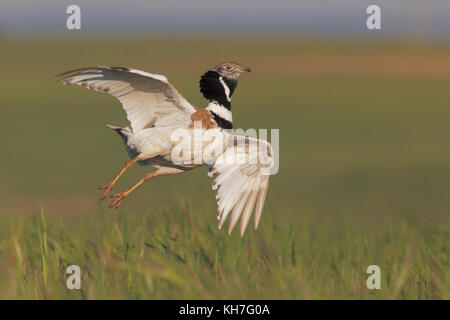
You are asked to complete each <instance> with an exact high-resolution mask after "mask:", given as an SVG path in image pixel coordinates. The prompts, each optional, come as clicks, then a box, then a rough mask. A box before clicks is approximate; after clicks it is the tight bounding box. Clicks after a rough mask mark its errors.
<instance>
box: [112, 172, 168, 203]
mask: <svg viewBox="0 0 450 320" xmlns="http://www.w3.org/2000/svg"><path fill="white" fill-rule="evenodd" d="M157 176H159V173H158V172H151V173H148V174H147V175H146V176H145V177H144V178H142V179H141V180H139V182H138V183H136V184H135V185H134V186H132V187H131V188H130V189H128V190H127V191H124V192H119V193H115V194H113V195H111V198H116V199H115V200H114V201H113V202H112V203H111V204H110V205H109V207H110V208H113V207H114V206H115V207H116V209H117V208H119V206H120V204H121V203H122V201H123V200H125V198H126V197H127V196H128V195H129V194H130V193H131V192H132V191H133V190H134V189H136V188H137V187H139V186H140V185H141V184H143V183H144V182H147V181H149V180H150V179H152V178H154V177H157Z"/></svg>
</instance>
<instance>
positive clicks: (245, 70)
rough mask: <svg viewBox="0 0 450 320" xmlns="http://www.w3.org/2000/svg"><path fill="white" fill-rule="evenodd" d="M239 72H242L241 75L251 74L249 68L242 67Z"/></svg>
mask: <svg viewBox="0 0 450 320" xmlns="http://www.w3.org/2000/svg"><path fill="white" fill-rule="evenodd" d="M241 72H243V73H246V72H252V70H251V69H250V68H249V67H242V70H241Z"/></svg>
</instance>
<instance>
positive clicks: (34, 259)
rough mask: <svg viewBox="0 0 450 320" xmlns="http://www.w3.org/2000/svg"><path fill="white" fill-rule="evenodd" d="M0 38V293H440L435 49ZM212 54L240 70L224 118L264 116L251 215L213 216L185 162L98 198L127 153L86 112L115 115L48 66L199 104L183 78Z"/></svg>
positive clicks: (440, 88) (441, 71)
mask: <svg viewBox="0 0 450 320" xmlns="http://www.w3.org/2000/svg"><path fill="white" fill-rule="evenodd" d="M0 52H2V54H1V55H2V61H3V63H2V76H1V77H0V87H1V88H2V99H1V103H0V110H1V114H2V120H3V121H2V124H1V126H0V134H1V137H2V151H1V155H2V156H1V157H0V298H1V299H6V298H19V299H107V298H113V299H124V298H126V299H198V298H202V299H450V272H449V270H450V241H449V240H450V201H449V196H448V195H449V194H450V129H449V128H450V126H449V119H450V108H449V101H450V90H449V88H450V46H448V45H443V44H426V43H414V42H405V43H395V42H372V43H368V42H351V41H316V40H312V39H296V38H270V37H269V38H263V37H254V36H248V37H242V38H233V39H232V38H229V39H227V38H225V39H221V41H220V42H219V41H218V40H211V39H210V38H183V37H181V36H179V37H172V38H171V40H170V41H169V40H167V39H166V38H165V37H155V36H153V37H149V36H145V35H142V36H139V37H135V38H125V37H123V38H118V39H114V38H108V37H100V36H99V37H92V38H78V37H65V38H62V37H61V38H57V37H56V38H32V39H26V40H24V39H22V40H17V39H15V40H13V39H8V38H0ZM226 60H236V61H237V62H240V63H242V64H245V65H248V66H249V67H251V68H252V70H253V72H252V73H251V74H249V75H244V76H243V77H242V78H241V81H240V83H239V87H238V88H237V91H236V93H235V95H234V96H233V111H234V113H233V120H234V123H235V126H236V127H238V128H244V129H247V128H279V129H280V171H279V173H278V174H277V175H274V176H273V177H271V181H270V187H269V194H268V198H267V200H266V206H265V209H264V212H263V216H262V219H261V224H260V227H259V229H258V230H257V231H254V230H253V229H251V228H250V229H249V230H247V233H246V234H245V235H244V237H243V238H241V237H240V236H239V234H238V232H237V231H235V232H234V233H233V234H232V235H231V236H228V235H227V234H226V230H218V228H217V226H216V224H217V220H216V217H215V213H216V204H215V199H214V192H213V191H212V190H211V182H212V181H211V179H210V178H209V177H208V176H207V175H206V171H205V170H203V169H197V170H194V171H191V172H187V173H184V174H182V175H178V176H169V177H162V178H160V179H155V180H154V181H152V182H150V183H148V184H147V185H144V186H143V187H141V188H140V189H138V190H137V191H136V192H135V193H134V194H132V195H131V196H130V197H129V199H127V200H126V201H125V202H124V204H123V205H122V206H121V208H120V209H118V210H109V209H107V202H103V203H102V202H100V201H99V195H100V191H99V190H97V188H98V186H100V185H102V184H104V183H106V182H108V181H110V179H111V178H112V177H113V175H114V174H116V172H117V171H118V170H119V168H120V167H121V166H122V165H123V163H124V162H125V161H126V160H127V155H126V152H125V150H124V148H123V146H122V143H121V141H120V139H119V138H118V137H117V136H116V134H115V133H113V132H111V131H110V130H108V129H106V128H104V126H103V125H104V123H117V124H126V123H127V122H126V118H125V114H124V112H123V110H122V109H121V107H120V103H119V102H118V101H116V100H115V99H113V98H112V97H108V96H107V95H103V94H99V93H97V92H92V91H87V90H85V89H82V88H76V87H64V86H61V85H58V84H56V83H55V77H54V75H55V74H57V73H59V72H62V71H65V70H69V69H73V68H77V67H85V66H92V65H118V66H129V67H135V68H137V69H141V70H146V71H149V72H153V73H160V74H164V75H166V76H167V77H168V78H169V79H170V80H171V82H172V83H173V84H174V85H175V86H176V87H177V88H178V89H179V90H180V92H181V93H182V94H183V95H184V96H185V97H186V98H187V99H188V100H189V101H191V102H192V103H193V104H195V105H197V106H205V105H206V103H205V101H204V100H203V99H202V97H201V95H200V93H199V91H198V79H199V77H200V75H201V73H202V72H204V71H206V70H207V69H208V68H210V67H212V66H214V65H215V64H217V63H218V62H222V61H226ZM146 172H148V169H147V168H142V167H136V168H133V169H131V170H130V171H129V172H127V173H126V174H125V175H124V177H123V178H122V179H121V180H120V183H119V184H118V185H117V186H116V188H115V190H118V191H121V190H123V189H125V188H127V187H128V186H130V185H132V184H134V183H135V182H136V181H137V180H138V179H139V178H141V177H142V176H143V175H144V174H145V173H146ZM71 264H76V265H78V266H80V268H81V277H82V289H81V290H68V289H67V288H66V279H67V275H66V273H65V272H66V268H67V266H68V265H71ZM373 264H374V265H378V266H379V267H380V268H381V289H380V290H369V289H368V288H367V287H366V279H367V277H368V276H369V275H368V274H367V273H366V268H367V267H368V266H369V265H373Z"/></svg>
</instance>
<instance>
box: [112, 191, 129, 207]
mask: <svg viewBox="0 0 450 320" xmlns="http://www.w3.org/2000/svg"><path fill="white" fill-rule="evenodd" d="M127 196H128V193H126V192H119V193H114V194H112V195H111V198H116V199H114V201H113V202H111V204H110V205H109V207H110V208H114V207H116V209H117V208H119V207H120V205H121V204H122V201H123V200H125V198H126V197H127Z"/></svg>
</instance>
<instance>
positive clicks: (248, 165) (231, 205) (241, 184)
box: [208, 135, 273, 236]
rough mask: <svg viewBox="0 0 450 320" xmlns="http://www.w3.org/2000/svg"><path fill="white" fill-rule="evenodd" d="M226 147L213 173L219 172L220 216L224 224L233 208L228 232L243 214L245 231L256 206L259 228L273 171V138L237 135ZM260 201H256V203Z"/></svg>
mask: <svg viewBox="0 0 450 320" xmlns="http://www.w3.org/2000/svg"><path fill="white" fill-rule="evenodd" d="M233 138H235V139H234V142H233V141H232V142H231V144H230V145H229V147H228V148H227V149H226V151H225V152H224V153H223V154H221V155H220V156H219V157H217V158H216V160H215V162H214V164H213V165H212V167H211V168H210V171H209V173H208V174H209V175H210V176H213V175H217V177H216V178H215V180H214V182H213V190H216V189H217V195H216V199H217V204H218V207H219V208H218V211H217V218H218V219H219V228H222V226H223V224H224V223H225V220H226V218H227V217H228V215H229V213H230V212H231V220H230V223H229V227H228V234H230V233H231V231H233V228H234V226H235V225H236V223H237V221H238V219H239V217H240V216H242V217H241V225H240V233H241V236H242V235H243V234H244V232H245V229H246V228H247V224H248V222H249V220H250V216H251V214H252V212H253V209H255V215H254V221H255V229H256V228H257V227H258V224H259V220H260V218H261V214H262V209H263V206H264V200H265V198H266V194H267V188H268V186H269V172H270V168H271V167H272V164H273V159H272V147H271V145H270V143H269V142H267V141H265V140H259V139H256V138H252V137H248V136H238V135H233ZM255 203H256V205H255Z"/></svg>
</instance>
